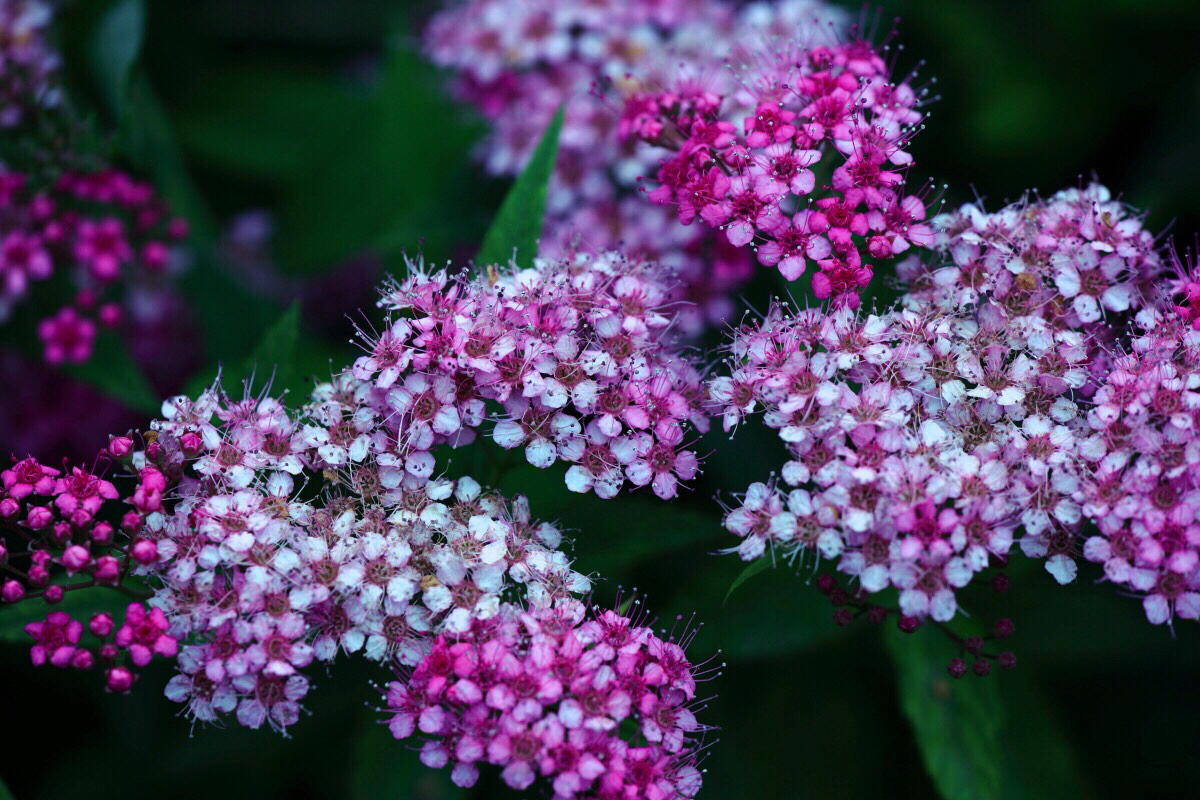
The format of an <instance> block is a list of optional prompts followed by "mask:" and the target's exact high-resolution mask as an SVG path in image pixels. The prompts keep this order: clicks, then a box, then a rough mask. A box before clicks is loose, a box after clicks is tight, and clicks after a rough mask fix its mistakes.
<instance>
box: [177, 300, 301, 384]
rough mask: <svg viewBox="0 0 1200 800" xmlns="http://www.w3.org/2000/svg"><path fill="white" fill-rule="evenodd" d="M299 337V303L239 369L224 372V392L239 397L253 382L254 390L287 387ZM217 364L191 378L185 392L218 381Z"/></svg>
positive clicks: (277, 321)
mask: <svg viewBox="0 0 1200 800" xmlns="http://www.w3.org/2000/svg"><path fill="white" fill-rule="evenodd" d="M299 340H300V306H299V304H292V307H291V308H289V309H288V310H287V311H285V312H283V315H282V316H281V317H279V319H277V320H276V321H275V323H274V324H273V325H271V327H269V328H268V329H267V331H266V333H264V334H263V336H262V338H261V339H259V341H258V344H257V345H255V346H254V350H253V352H251V353H250V355H249V356H247V357H246V359H245V360H244V361H243V362H242V363H241V365H240V366H239V367H236V368H226V369H224V370H223V371H222V373H221V385H222V386H223V387H224V388H225V391H227V392H229V393H230V394H232V395H234V396H240V395H241V390H242V387H243V384H245V383H246V382H247V381H250V382H251V384H252V385H251V389H252V390H253V389H255V388H258V387H262V386H265V385H266V384H267V383H268V382H270V383H271V385H272V386H273V387H274V388H275V389H279V390H282V389H286V388H288V387H289V386H290V385H291V384H292V381H293V378H294V373H295V366H296V343H297V342H298V341H299ZM216 377H217V370H216V368H215V367H210V368H208V369H205V370H202V371H201V372H200V373H198V374H197V375H194V376H193V377H192V378H191V380H189V381H188V384H187V386H186V387H185V389H184V393H185V394H187V395H188V396H190V397H195V396H196V395H197V394H199V393H200V392H201V391H203V390H204V389H205V388H207V387H209V386H211V385H212V383H213V381H215V380H216Z"/></svg>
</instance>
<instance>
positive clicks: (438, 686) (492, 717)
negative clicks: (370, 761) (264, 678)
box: [386, 601, 703, 800]
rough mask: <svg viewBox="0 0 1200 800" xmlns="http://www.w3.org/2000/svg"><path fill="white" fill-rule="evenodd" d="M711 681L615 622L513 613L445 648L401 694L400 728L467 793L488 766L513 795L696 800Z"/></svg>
mask: <svg viewBox="0 0 1200 800" xmlns="http://www.w3.org/2000/svg"><path fill="white" fill-rule="evenodd" d="M686 640H687V637H686V636H685V637H684V640H683V642H682V644H683V645H684V646H686V644H687V641H686ZM697 677H698V675H697V671H696V668H695V667H694V666H693V665H692V664H691V663H690V662H689V661H688V659H687V657H686V655H685V654H684V651H683V647H682V646H681V645H680V643H677V642H675V641H673V640H671V639H666V640H664V639H661V638H659V637H658V636H656V635H655V634H654V632H653V631H652V630H651V629H650V628H649V627H647V626H645V625H642V624H639V623H638V622H637V621H636V620H632V619H630V618H628V617H626V616H623V615H621V614H619V613H617V612H615V611H604V612H598V611H596V612H588V611H586V610H585V608H584V606H583V604H581V603H579V602H577V601H575V602H570V603H567V604H564V605H562V606H560V607H558V608H544V609H531V610H524V609H522V608H520V607H517V606H505V607H504V608H503V609H502V610H501V613H499V614H497V615H496V616H495V617H494V618H492V619H491V620H488V621H486V622H481V623H476V624H475V625H474V626H472V628H471V629H470V630H468V631H464V632H462V633H460V634H457V635H442V636H438V637H437V638H436V639H435V640H434V643H433V647H432V649H431V650H430V652H429V654H428V655H427V656H426V657H425V658H424V660H422V661H421V663H420V664H419V665H417V667H416V669H415V670H412V671H411V674H408V675H403V676H402V679H401V680H398V681H395V682H393V683H391V684H390V685H389V686H388V687H387V691H386V711H388V712H389V713H390V714H391V717H390V721H389V723H388V726H389V729H390V730H391V732H392V735H393V736H395V737H396V738H397V739H405V738H408V737H409V736H412V735H413V733H414V732H416V731H418V730H419V731H420V732H421V733H422V734H424V735H425V737H426V741H425V744H424V746H423V747H422V750H421V760H422V761H423V762H424V763H425V764H426V765H428V766H431V767H435V768H437V767H443V766H446V765H447V764H453V771H452V778H453V780H454V782H455V783H456V784H458V785H459V786H471V785H473V784H474V783H475V781H476V780H478V777H479V766H478V765H480V764H485V763H486V764H493V765H495V766H496V767H499V768H501V770H502V771H501V775H502V777H503V779H504V781H505V783H507V784H508V785H509V786H510V787H512V788H513V789H517V790H524V789H528V788H529V787H530V786H532V785H533V784H534V783H535V782H536V781H538V779H539V778H540V779H541V780H543V781H545V783H546V784H548V785H549V786H548V788H550V789H552V790H553V792H554V795H553V796H554V797H555V798H573V797H577V796H587V797H597V798H609V799H611V800H616V799H617V798H635V797H636V798H651V799H652V800H670V799H672V798H683V797H692V796H694V795H695V794H696V792H697V791H699V789H700V784H701V775H700V772H699V771H698V770H697V769H696V761H697V757H698V749H699V748H698V742H697V741H696V734H697V732H699V731H702V730H703V727H702V726H701V725H700V723H699V722H697V720H696V716H695V714H694V713H693V711H692V708H691V707H692V706H693V705H694V701H695V692H696V680H697Z"/></svg>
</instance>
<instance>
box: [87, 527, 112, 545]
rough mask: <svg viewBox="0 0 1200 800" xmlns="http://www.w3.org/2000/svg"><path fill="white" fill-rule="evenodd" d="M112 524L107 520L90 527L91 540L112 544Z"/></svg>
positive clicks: (100, 543)
mask: <svg viewBox="0 0 1200 800" xmlns="http://www.w3.org/2000/svg"><path fill="white" fill-rule="evenodd" d="M112 540H113V526H112V525H109V524H108V523H107V522H97V523H96V524H95V526H93V527H92V541H93V542H94V543H96V544H99V545H106V544H112Z"/></svg>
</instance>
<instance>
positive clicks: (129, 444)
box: [108, 436, 133, 458]
mask: <svg viewBox="0 0 1200 800" xmlns="http://www.w3.org/2000/svg"><path fill="white" fill-rule="evenodd" d="M131 452H133V440H132V439H130V438H129V437H128V436H114V437H112V438H111V439H109V440H108V454H109V455H110V456H112V457H113V458H125V456H127V455H129V454H130V453H131Z"/></svg>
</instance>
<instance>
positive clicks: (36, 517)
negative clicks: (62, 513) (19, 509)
mask: <svg viewBox="0 0 1200 800" xmlns="http://www.w3.org/2000/svg"><path fill="white" fill-rule="evenodd" d="M53 520H54V514H53V513H52V512H51V511H50V509H48V508H45V507H44V506H34V507H33V508H31V509H29V514H27V515H26V517H25V524H26V525H28V526H29V527H30V528H33V529H34V530H35V531H40V530H42V529H43V528H45V527H46V526H47V525H49V524H50V523H51V522H52V521H53Z"/></svg>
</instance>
